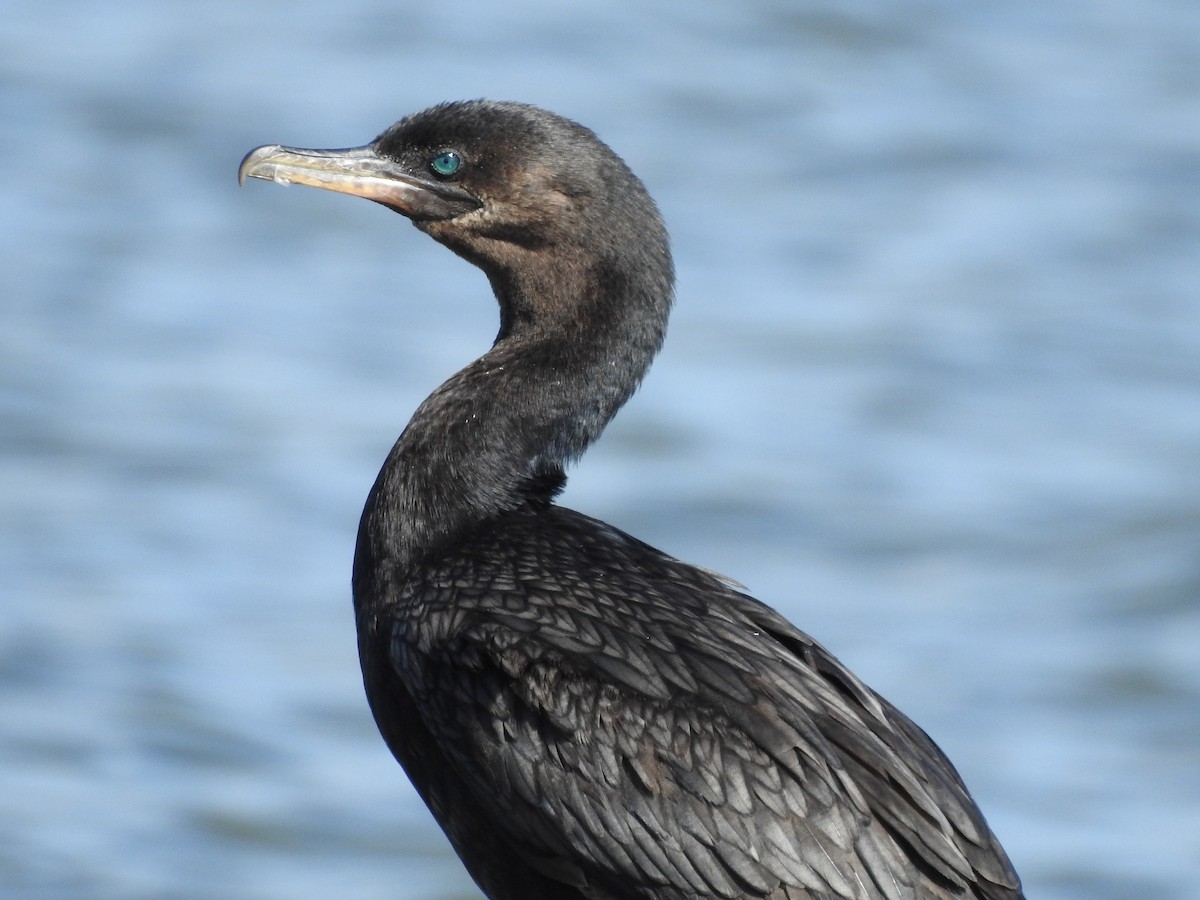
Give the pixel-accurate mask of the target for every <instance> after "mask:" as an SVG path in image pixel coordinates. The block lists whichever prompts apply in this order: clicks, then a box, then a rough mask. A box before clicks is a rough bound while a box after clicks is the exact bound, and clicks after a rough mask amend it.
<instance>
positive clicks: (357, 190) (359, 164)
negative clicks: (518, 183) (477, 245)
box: [238, 144, 483, 220]
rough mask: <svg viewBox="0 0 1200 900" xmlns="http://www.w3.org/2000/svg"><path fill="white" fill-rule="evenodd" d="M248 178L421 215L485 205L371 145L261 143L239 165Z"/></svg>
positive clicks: (441, 215)
mask: <svg viewBox="0 0 1200 900" xmlns="http://www.w3.org/2000/svg"><path fill="white" fill-rule="evenodd" d="M247 178H263V179H266V180H267V181H275V182H278V183H279V184H306V185H308V186H309V187H316V188H323V189H324V190H327V191H337V192H338V193H340V194H350V195H352V196H355V197H363V198H365V199H367V200H374V201H375V202H376V203H382V204H383V205H384V206H387V207H390V208H391V209H394V210H395V211H396V212H398V213H401V214H403V215H406V216H408V217H409V218H410V219H418V220H421V219H452V218H454V217H455V216H459V215H462V214H463V213H466V212H470V211H471V210H473V209H478V208H479V207H480V206H482V205H483V204H482V203H480V202H479V201H478V200H477V199H476V198H475V197H473V196H471V195H470V194H468V193H467V192H466V191H464V190H463V189H462V188H460V187H458V186H457V185H454V184H450V183H446V182H439V181H434V180H432V179H429V178H422V177H418V176H415V175H413V174H411V173H409V172H406V171H405V170H404V169H403V168H402V167H401V165H400V163H398V162H396V161H395V160H392V159H389V158H387V157H385V156H380V155H379V154H378V153H376V152H375V147H374V145H371V144H368V145H367V146H365V147H353V148H351V149H349V150H302V149H299V148H296V147H281V146H279V145H278V144H271V145H268V146H266V147H256V148H255V149H253V150H251V151H250V152H249V153H247V154H246V156H245V158H244V159H243V160H242V164H241V165H240V166H239V167H238V184H245V183H246V179H247Z"/></svg>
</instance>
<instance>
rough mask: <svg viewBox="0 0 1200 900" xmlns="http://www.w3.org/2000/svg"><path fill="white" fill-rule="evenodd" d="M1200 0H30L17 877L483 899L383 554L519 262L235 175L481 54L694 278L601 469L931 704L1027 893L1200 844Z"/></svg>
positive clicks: (667, 530) (15, 247)
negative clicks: (452, 811)
mask: <svg viewBox="0 0 1200 900" xmlns="http://www.w3.org/2000/svg"><path fill="white" fill-rule="evenodd" d="M1198 72H1200V7H1197V6H1196V5H1195V4H1191V3H1187V2H1183V0H1178V2H1167V0H1152V2H1147V3H1141V4H1136V5H1131V4H1122V3H1117V2H1104V0H1101V2H1093V3H1088V4H1083V3H1070V2H1068V3H1061V4H1041V3H1035V2H1033V0H1018V2H1014V3H1008V4H1001V5H995V6H993V7H984V6H980V5H977V4H960V3H952V2H947V0H940V2H939V0H930V2H925V3H886V2H858V3H849V4H847V3H831V2H826V3H806V4H797V3H795V2H782V0H780V2H774V3H771V2H763V3H759V4H750V5H748V4H744V3H738V2H732V0H725V2H706V3H699V4H691V5H687V6H681V5H673V4H667V3H660V2H651V3H645V2H642V3H637V4H633V3H601V2H583V3H576V4H571V5H569V6H567V5H561V4H552V3H548V2H542V3H538V2H535V0H514V2H512V3H509V4H503V5H499V4H488V3H483V2H477V0H464V2H460V3H457V4H452V5H447V4H427V5H423V6H422V5H416V4H407V5H404V6H400V5H397V4H388V3H382V2H378V3H355V2H351V3H347V4H343V5H341V6H338V7H336V8H334V7H331V6H329V4H318V3H311V2H304V0H295V2H291V3H287V4H284V3H281V2H261V3H256V4H252V5H248V4H243V3H232V2H213V3H208V4H204V5H189V6H182V5H177V4H154V3H149V2H144V0H141V2H139V0H134V2H130V3H126V4H110V3H104V4H102V3H96V2H76V3H70V4H67V3H46V2H38V3H33V2H28V0H10V2H9V4H8V6H7V11H6V14H5V25H4V28H3V30H2V31H0V117H2V118H0V121H3V123H4V124H3V126H2V128H0V163H2V165H3V171H4V178H3V179H0V204H2V206H0V208H3V210H4V211H5V215H4V217H3V222H2V225H0V227H2V228H3V234H2V237H3V240H2V241H0V253H2V254H3V256H4V258H3V263H4V265H3V270H4V271H5V273H6V279H5V280H6V287H5V290H4V300H3V303H2V304H0V441H2V442H3V451H4V452H3V454H2V457H0V497H2V498H3V499H2V500H0V513H2V514H0V565H2V566H3V571H4V572H5V578H4V582H3V599H2V606H0V892H2V893H4V894H5V895H9V896H13V897H21V898H25V897H30V898H40V897H45V898H74V897H81V898H82V897H130V898H164V897H165V898H207V897H238V898H242V897H244V898H264V900H266V898H284V897H288V898H294V897H330V896H337V897H347V898H377V897H378V898H383V897H389V898H396V897H412V898H442V900H452V898H453V900H457V898H468V897H472V896H477V894H475V892H474V889H473V887H472V886H471V884H470V882H469V881H468V879H467V878H466V877H465V875H463V874H462V871H461V868H460V866H459V865H458V864H457V862H456V860H455V859H454V858H453V855H452V854H451V852H450V851H449V850H448V849H447V847H446V845H445V842H444V840H443V839H442V838H441V836H440V833H439V832H438V831H437V829H436V827H435V826H434V825H433V824H432V822H431V820H430V819H429V817H428V815H427V813H425V811H424V809H423V808H422V807H421V805H420V803H419V801H418V800H417V799H416V797H415V795H414V794H413V792H412V790H411V789H410V788H409V787H408V785H407V783H406V782H405V780H404V779H403V777H402V775H401V773H400V772H399V770H398V769H397V768H396V767H395V766H394V764H393V763H392V762H391V760H390V758H389V757H388V756H387V753H386V751H385V749H384V747H383V744H382V742H381V741H380V740H379V739H378V737H377V735H376V734H375V733H374V728H373V725H372V724H371V722H370V720H369V716H368V714H367V710H366V706H365V703H364V701H363V698H362V695H361V687H360V685H359V681H358V674H357V662H356V659H355V656H354V640H353V626H352V621H351V614H350V606H349V588H348V574H349V560H350V555H351V552H352V542H353V536H354V530H355V525H356V521H357V515H358V510H359V506H360V504H361V501H362V499H363V497H364V496H365V494H366V491H367V488H368V487H369V485H370V483H371V481H372V479H373V477H374V473H375V471H376V469H377V467H378V465H379V462H380V461H381V460H382V458H383V456H384V454H385V453H386V451H387V448H388V447H389V446H390V443H391V441H392V440H393V438H394V437H395V434H396V433H397V432H398V430H399V428H400V427H401V425H402V424H403V422H404V421H405V419H406V417H407V415H408V414H409V413H410V412H411V410H412V409H413V408H414V407H415V405H416V404H417V403H418V402H419V401H420V400H421V398H422V397H423V396H424V394H425V393H426V392H428V391H429V390H430V389H432V387H434V386H435V385H436V383H437V382H438V381H439V380H440V378H442V377H444V376H446V375H448V374H449V373H450V372H451V371H453V369H454V368H456V367H457V366H458V365H461V364H462V363H464V362H466V361H467V360H469V359H470V358H472V357H473V355H475V354H477V353H478V352H480V351H481V350H482V349H483V348H484V347H485V346H486V345H487V342H488V341H489V339H490V337H491V336H492V334H493V333H494V328H495V311H494V308H493V306H492V303H491V301H490V299H489V298H488V296H487V293H486V286H485V283H484V281H483V279H482V278H481V277H480V276H479V275H478V273H476V272H475V271H473V270H472V269H470V267H468V266H466V265H464V264H462V263H461V262H460V261H458V260H456V259H454V258H453V257H452V256H451V254H449V253H447V252H445V251H444V250H443V249H442V248H439V247H437V246H436V245H434V244H433V243H432V242H430V241H428V240H426V239H424V238H423V237H421V236H420V235H418V234H417V233H415V232H413V231H412V230H411V229H410V228H408V227H407V226H406V225H405V223H403V221H401V220H399V219H397V218H396V217H395V216H392V215H391V214H389V213H387V212H386V211H385V210H382V209H380V208H377V207H373V206H371V205H369V204H365V203H356V202H353V201H350V200H348V199H347V198H342V197H335V196H333V195H327V194H322V193H321V192H316V191H305V190H300V189H293V190H288V191H283V190H281V189H279V188H276V187H273V186H268V185H252V186H250V187H248V188H247V189H245V190H242V191H239V190H238V189H237V187H236V182H235V178H234V173H235V170H236V166H237V162H238V160H239V159H240V157H241V155H242V153H244V152H245V151H246V150H247V149H249V148H250V147H252V146H255V145H257V144H261V143H267V142H281V143H292V144H300V145H309V146H343V145H347V144H352V143H360V142H362V141H365V140H367V139H369V138H370V137H371V136H372V135H373V134H374V133H376V132H377V131H378V130H381V129H382V128H383V127H384V126H385V125H387V124H389V123H390V122H391V121H392V120H393V119H395V118H397V117H398V116H399V115H400V114H402V113H405V112H409V111H412V110H416V109H420V108H422V107H424V106H426V105H428V104H429V103H431V102H435V101H438V100H443V99H449V98H459V97H473V96H491V97H501V98H513V99H523V100H528V101H532V102H537V103H540V104H542V105H545V106H547V107H550V108H552V109H556V110H558V111H561V112H563V113H566V114H568V115H571V116H573V117H575V118H577V119H579V120H581V121H583V122H585V123H587V124H588V125H590V126H592V127H593V128H595V129H596V130H597V131H598V132H599V133H600V134H601V135H602V136H604V137H605V138H606V139H607V140H608V141H609V142H610V143H611V144H612V145H613V146H614V147H616V148H617V149H618V151H619V152H621V153H622V154H623V155H624V156H625V157H626V158H627V159H628V160H629V162H630V163H631V164H632V165H633V167H634V168H635V170H636V171H638V172H639V173H640V174H641V175H642V176H643V178H644V179H645V180H646V182H647V183H648V185H649V186H650V188H651V190H652V192H653V193H654V194H655V196H656V197H657V198H658V200H659V201H660V203H661V205H662V207H663V211H664V213H665V215H666V218H667V220H668V222H669V223H670V225H671V227H672V231H673V234H674V237H675V247H676V253H677V260H678V267H679V275H680V303H679V307H678V310H677V313H676V315H675V318H674V321H673V327H672V332H671V335H670V338H669V341H668V345H667V348H666V350H665V351H664V353H663V355H662V357H661V359H660V360H659V362H658V364H657V365H656V367H655V369H654V370H653V371H652V373H651V376H650V379H649V381H648V382H647V384H646V386H645V388H644V389H643V391H642V392H641V393H640V394H639V395H638V397H637V398H635V400H634V402H633V403H632V404H631V405H630V407H629V408H628V409H627V410H626V411H625V412H624V413H623V415H622V416H620V417H618V419H617V421H616V423H615V424H614V425H613V427H612V428H611V429H610V430H609V432H608V434H607V435H606V436H605V438H604V440H603V441H602V442H601V444H600V445H599V446H598V447H597V448H596V449H595V450H594V452H593V453H591V454H590V455H589V457H588V458H587V459H586V460H585V462H584V463H583V464H582V465H581V466H580V467H579V468H578V470H577V473H576V474H575V475H574V476H573V479H572V484H571V487H570V488H569V490H568V493H567V496H566V502H568V503H569V504H570V505H573V506H575V507H576V508H580V509H584V510H586V511H588V512H590V513H593V514H596V515H599V516H601V517H603V518H605V519H608V520H609V521H612V522H614V523H615V524H618V525H620V526H622V527H624V528H627V529H628V530H630V531H632V532H634V533H635V534H638V535H639V536H641V537H643V538H645V539H647V540H649V541H651V542H652V543H654V544H656V545H658V546H660V547H663V548H664V549H667V550H670V551H671V552H673V553H675V554H677V555H679V556H681V557H683V558H685V559H690V560H694V561H696V562H700V563H702V564H704V565H707V566H710V567H713V568H716V569H719V570H721V571H724V572H727V573H728V574H730V575H732V576H734V577H736V578H738V579H739V580H741V581H743V582H745V583H747V584H749V585H750V586H751V587H752V588H753V590H754V592H755V593H756V594H758V595H759V596H761V597H763V598H764V599H766V600H768V601H770V602H772V603H773V604H775V605H777V606H779V607H780V608H781V609H783V610H784V611H785V612H786V613H787V614H788V615H789V617H791V618H793V619H794V620H796V621H797V622H799V623H800V624H801V625H802V626H803V627H805V628H806V629H808V630H809V631H811V632H812V633H814V634H815V635H817V636H818V637H819V638H820V639H822V640H823V641H824V642H825V643H826V644H827V645H829V646H831V647H832V648H833V649H834V650H835V651H836V652H837V653H838V654H839V655H840V656H841V657H842V658H843V659H844V660H845V661H847V662H848V663H849V664H850V665H851V666H852V667H853V668H854V669H855V670H856V671H858V672H859V673H860V674H862V675H863V676H864V677H865V678H866V679H867V680H868V681H869V682H870V683H872V684H873V685H875V686H876V687H877V688H879V689H880V690H881V691H882V692H883V693H885V694H886V695H887V696H888V697H889V698H890V699H892V700H893V701H894V702H896V703H897V704H898V705H899V706H901V707H902V708H904V709H905V710H906V711H908V712H909V713H910V714H911V715H913V717H914V718H916V720H917V721H918V722H920V723H921V724H922V725H923V726H924V727H926V728H927V729H928V730H929V731H930V732H931V733H932V734H933V735H934V736H935V737H936V738H937V739H938V741H939V742H940V743H941V744H942V745H943V746H944V747H945V748H946V749H947V751H948V752H949V753H950V755H951V757H952V758H953V759H954V760H955V761H956V763H957V764H958V766H959V768H960V769H961V770H962V772H963V773H964V775H965V777H966V779H967V781H968V783H969V784H970V786H971V787H972V790H973V791H974V793H975V794H976V796H977V797H978V799H979V800H980V803H981V805H982V806H983V808H984V809H985V810H986V812H987V814H988V818H989V820H990V821H991V823H992V825H993V826H994V828H995V829H996V831H997V832H998V833H999V834H1000V835H1001V837H1002V839H1003V840H1004V843H1005V845H1006V846H1007V848H1008V850H1009V852H1010V854H1011V855H1012V857H1013V859H1014V861H1015V863H1016V865H1017V867H1018V869H1019V870H1020V871H1021V873H1022V875H1023V877H1024V879H1025V882H1026V885H1027V888H1028V892H1029V894H1030V896H1031V897H1041V898H1059V900H1067V898H1102V900H1106V898H1112V900H1116V898H1134V897H1139V898H1140V897H1156V898H1163V900H1176V898H1179V900H1182V898H1189V897H1191V896H1194V887H1193V885H1194V883H1195V882H1196V880H1197V878H1198V877H1200V766H1198V763H1200V740H1198V739H1197V736H1198V735H1200V603H1198V600H1200V563H1198V562H1197V559H1198V558H1200V557H1198V555H1197V549H1198V547H1200V479H1198V478H1197V477H1196V474H1195V473H1196V470H1197V464H1198V463H1200V414H1198V412H1197V395H1198V391H1200V305H1198V304H1197V303H1196V297H1195V290H1194V287H1193V285H1194V283H1195V281H1196V279H1197V275H1198V274H1200V264H1198V263H1197V255H1196V247H1197V246H1198V241H1200V175H1198V173H1200V75H1198V74H1197V73H1198Z"/></svg>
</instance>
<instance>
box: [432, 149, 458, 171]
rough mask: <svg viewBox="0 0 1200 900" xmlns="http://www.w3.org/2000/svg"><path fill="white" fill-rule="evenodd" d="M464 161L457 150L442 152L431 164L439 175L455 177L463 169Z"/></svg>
mask: <svg viewBox="0 0 1200 900" xmlns="http://www.w3.org/2000/svg"><path fill="white" fill-rule="evenodd" d="M462 164H463V159H462V156H461V155H460V154H459V152H458V151H457V150H442V151H441V152H439V153H438V155H437V156H435V157H434V158H433V159H432V160H430V162H429V167H430V168H431V169H433V171H434V172H436V173H437V174H438V175H453V174H454V173H455V172H457V171H458V170H459V169H461V168H462Z"/></svg>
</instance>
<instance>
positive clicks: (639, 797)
mask: <svg viewBox="0 0 1200 900" xmlns="http://www.w3.org/2000/svg"><path fill="white" fill-rule="evenodd" d="M568 512H569V511H565V510H564V511H561V512H560V511H558V510H556V513H560V515H559V517H560V518H561V519H562V521H560V522H558V523H557V524H558V525H559V526H560V527H559V528H557V529H555V530H554V531H552V532H548V531H547V530H546V529H545V528H544V527H540V528H536V529H532V528H531V530H530V533H525V534H522V533H520V532H521V531H522V529H523V528H524V526H525V523H524V522H523V521H519V520H518V521H516V522H508V523H507V525H506V529H505V532H504V534H500V533H499V532H496V531H493V532H490V533H487V534H484V535H480V536H479V537H477V539H476V541H475V544H474V546H473V547H460V548H459V549H458V550H457V551H456V553H455V555H454V558H453V559H447V560H445V561H444V562H443V564H442V565H439V566H436V567H425V569H424V571H423V573H422V583H421V584H420V585H419V586H414V587H413V588H412V590H411V591H410V592H406V593H409V594H410V598H409V599H410V601H411V602H410V603H409V604H407V605H403V604H402V606H403V608H405V609H406V611H407V613H406V615H404V616H399V617H397V618H396V619H395V620H394V624H393V629H392V645H391V658H392V663H393V666H394V668H395V670H396V671H397V673H398V674H399V676H400V677H401V679H402V680H403V681H404V683H405V685H406V687H407V688H408V690H409V691H410V693H411V694H412V696H413V698H414V700H415V701H416V703H417V706H418V708H419V709H420V710H421V715H422V718H423V720H424V721H425V723H426V725H427V726H428V727H429V729H430V731H431V732H433V734H434V735H435V737H436V738H437V740H438V742H439V744H440V746H441V747H442V748H443V749H444V752H445V753H446V755H447V758H448V760H449V761H450V763H451V765H453V766H454V767H455V769H456V770H457V773H458V774H459V776H460V777H461V778H462V779H463V781H464V782H465V783H467V784H469V785H470V786H471V788H472V793H473V794H474V796H475V798H476V799H477V801H478V804H479V812H480V813H482V814H484V815H487V816H489V817H490V819H491V820H492V821H493V822H494V823H495V826H496V827H497V828H498V829H503V831H504V832H505V833H506V834H508V835H510V836H511V843H512V845H513V847H514V848H515V850H516V852H517V853H519V854H520V855H521V856H522V857H523V858H524V859H525V861H526V862H528V863H529V864H530V865H532V866H534V867H535V868H537V869H538V870H539V871H541V872H542V873H543V874H545V875H548V876H550V877H552V878H555V879H557V880H559V881H561V882H563V883H565V884H568V885H572V886H574V887H577V888H579V889H581V890H582V891H583V892H584V893H585V894H588V895H591V896H597V897H605V896H610V894H611V892H615V891H617V888H616V885H621V888H620V891H621V893H620V896H625V897H628V896H637V897H655V898H659V897H662V898H668V897H680V898H682V897H723V898H734V897H754V896H758V897H793V898H803V897H822V898H834V897H836V898H873V897H887V898H902V897H916V896H918V895H919V896H923V897H936V896H942V895H943V894H939V893H937V892H936V890H934V889H933V888H931V884H932V885H934V886H937V889H939V890H940V888H941V887H944V888H946V889H947V890H946V893H945V894H944V896H957V895H958V894H959V893H960V892H962V891H963V890H964V889H965V886H966V885H968V884H971V883H972V882H973V881H975V880H976V878H977V875H976V873H977V872H978V871H982V872H983V874H984V876H985V878H987V879H990V880H991V881H994V882H996V883H997V884H1000V885H1005V884H1009V885H1015V876H1013V875H1012V872H1011V869H1010V868H1008V867H1007V861H1006V860H1005V859H1004V856H1003V851H1001V850H999V847H998V845H997V844H996V842H995V840H994V838H992V837H991V833H990V832H989V831H988V829H987V826H986V824H984V822H983V820H982V818H981V817H980V815H979V813H978V811H977V810H976V809H975V807H974V804H973V803H972V801H971V800H970V798H969V796H968V795H967V793H966V791H965V789H964V788H963V787H962V784H961V782H960V781H959V779H958V776H957V775H956V774H955V772H954V770H953V768H952V767H951V766H950V764H949V762H948V761H946V759H945V757H944V756H943V755H942V754H941V753H940V751H938V750H937V748H936V747H935V746H934V745H933V744H932V742H931V741H930V740H929V739H928V738H927V737H926V736H925V735H924V733H923V732H921V731H920V729H918V728H917V727H916V726H915V725H913V724H912V723H911V722H909V720H908V719H906V718H905V717H904V716H903V715H902V714H900V713H899V712H898V711H896V710H895V709H893V708H892V707H890V706H889V705H888V704H887V703H886V702H885V701H883V700H882V699H881V698H879V697H877V696H876V695H875V694H874V693H873V692H871V691H870V690H869V689H868V688H867V687H866V686H865V685H863V684H862V683H861V682H859V681H858V679H857V678H855V677H854V676H853V675H852V674H851V673H850V672H849V671H848V670H846V669H845V668H844V667H843V666H841V664H840V663H838V662H837V660H835V659H834V658H833V657H832V656H831V655H830V654H828V653H827V652H826V651H825V650H824V649H823V648H821V647H820V645H818V644H816V643H815V642H814V641H812V639H811V638H809V637H808V636H807V635H805V634H803V633H802V632H800V631H798V630H797V629H795V628H794V627H793V626H791V625H790V624H789V623H788V622H787V621H786V620H784V619H783V618H782V617H780V616H779V615H777V614H776V613H774V612H773V611H772V610H770V609H769V608H768V607H766V606H764V605H762V604H761V603H759V602H758V601H756V600H754V599H752V598H750V597H748V596H746V595H745V594H742V593H740V592H738V591H736V590H734V589H733V588H732V587H730V586H729V585H727V584H726V583H724V582H722V581H720V580H719V579H717V578H715V577H714V576H712V575H711V574H710V573H707V572H704V571H703V570H698V569H696V568H694V567H691V566H687V565H685V564H683V563H680V562H678V561H677V560H674V559H671V558H670V557H667V556H664V555H663V554H661V553H659V552H658V551H655V550H653V549H652V548H650V547H648V546H647V545H645V544H642V543H641V542H638V541H636V540H635V539H633V538H630V537H628V536H626V535H624V534H622V533H621V532H618V531H616V530H615V529H611V528H609V527H608V526H604V525H602V524H600V523H597V522H594V521H593V520H590V519H586V518H585V517H583V516H579V515H578V514H573V513H572V514H570V515H565V514H566V513H568ZM481 551H484V552H481ZM418 599H419V602H417V601H418ZM402 600H403V598H402ZM996 854H999V857H998V859H999V861H998V862H997V861H996ZM630 885H636V886H637V887H636V889H632V892H631V888H630ZM997 896H1015V895H1014V894H1004V893H1000V894H998V895H997Z"/></svg>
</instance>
